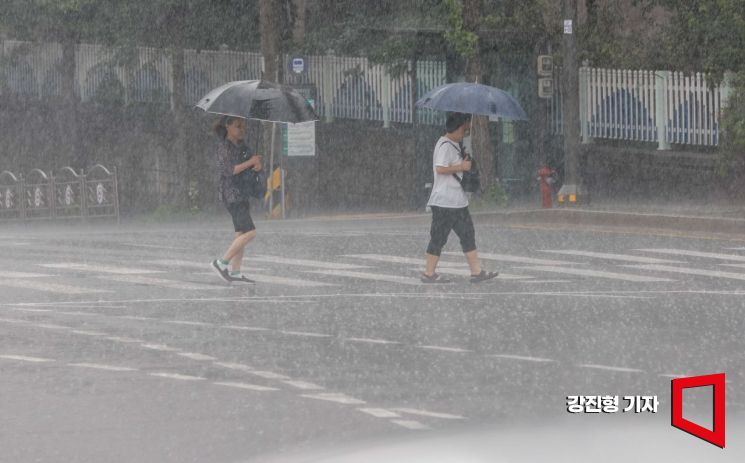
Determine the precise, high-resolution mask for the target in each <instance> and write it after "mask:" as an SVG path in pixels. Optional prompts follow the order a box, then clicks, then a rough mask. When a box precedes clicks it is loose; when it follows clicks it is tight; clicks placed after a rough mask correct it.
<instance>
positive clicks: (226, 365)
mask: <svg viewBox="0 0 745 463" xmlns="http://www.w3.org/2000/svg"><path fill="white" fill-rule="evenodd" d="M214 365H216V366H218V367H223V368H227V369H229V370H237V371H245V372H251V371H253V368H251V367H250V366H248V365H243V364H242V363H230V362H215V363H214Z"/></svg>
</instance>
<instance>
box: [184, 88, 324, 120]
mask: <svg viewBox="0 0 745 463" xmlns="http://www.w3.org/2000/svg"><path fill="white" fill-rule="evenodd" d="M196 107H197V108H199V109H202V110H204V111H206V112H208V113H213V114H222V115H227V116H237V117H243V118H246V119H258V120H262V121H269V122H290V123H297V122H308V121H317V120H318V119H319V118H318V115H316V113H315V111H314V110H313V108H312V107H311V105H310V103H308V101H307V100H306V99H305V98H304V97H303V96H302V95H301V94H300V93H298V92H297V91H296V90H294V89H293V88H292V87H288V86H287V85H280V84H275V83H274V82H269V81H266V80H239V81H235V82H228V83H227V84H225V85H222V86H220V87H217V88H215V89H213V90H211V91H210V92H209V93H207V95H205V96H204V97H203V98H202V99H201V100H199V103H197V104H196Z"/></svg>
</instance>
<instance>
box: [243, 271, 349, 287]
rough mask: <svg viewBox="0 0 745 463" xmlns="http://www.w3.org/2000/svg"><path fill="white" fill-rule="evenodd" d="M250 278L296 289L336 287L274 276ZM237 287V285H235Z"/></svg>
mask: <svg viewBox="0 0 745 463" xmlns="http://www.w3.org/2000/svg"><path fill="white" fill-rule="evenodd" d="M249 278H250V279H252V280H254V281H256V282H259V283H269V284H274V285H284V286H293V287H296V288H322V287H328V286H336V285H333V284H330V283H321V282H319V281H310V280H300V279H297V278H286V277H277V276H273V275H253V274H251V275H249ZM234 286H235V285H234Z"/></svg>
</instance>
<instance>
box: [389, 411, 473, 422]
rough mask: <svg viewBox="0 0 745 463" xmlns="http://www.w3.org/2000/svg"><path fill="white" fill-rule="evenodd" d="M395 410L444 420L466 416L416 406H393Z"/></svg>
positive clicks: (459, 418) (461, 418)
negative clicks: (421, 408) (419, 408)
mask: <svg viewBox="0 0 745 463" xmlns="http://www.w3.org/2000/svg"><path fill="white" fill-rule="evenodd" d="M391 410H393V411H394V412H398V413H403V414H406V415H418V416H427V417H429V418H442V419H444V420H464V419H465V417H463V416H460V415H452V414H450V413H440V412H430V411H427V410H417V409H415V408H392V409H391Z"/></svg>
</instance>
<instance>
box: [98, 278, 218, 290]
mask: <svg viewBox="0 0 745 463" xmlns="http://www.w3.org/2000/svg"><path fill="white" fill-rule="evenodd" d="M96 278H98V279H101V280H107V281H116V282H118V283H132V284H137V285H147V286H157V287H161V288H170V289H185V290H193V291H207V290H215V291H224V290H225V288H226V286H223V285H220V286H217V285H203V284H199V283H188V282H185V281H176V280H166V279H164V278H150V277H141V276H137V275H120V276H98V277H96Z"/></svg>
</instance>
